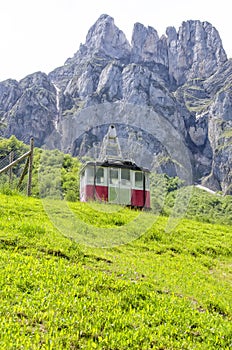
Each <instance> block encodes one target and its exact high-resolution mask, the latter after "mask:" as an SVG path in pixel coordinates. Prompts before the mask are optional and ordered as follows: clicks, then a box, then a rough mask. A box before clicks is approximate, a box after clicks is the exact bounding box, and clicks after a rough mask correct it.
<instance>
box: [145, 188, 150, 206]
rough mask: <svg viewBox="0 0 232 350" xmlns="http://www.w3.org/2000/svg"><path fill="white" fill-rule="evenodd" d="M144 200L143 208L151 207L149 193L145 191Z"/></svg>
mask: <svg viewBox="0 0 232 350" xmlns="http://www.w3.org/2000/svg"><path fill="white" fill-rule="evenodd" d="M145 193H146V194H145V195H146V198H145V208H150V207H151V200H150V191H146V192H145Z"/></svg>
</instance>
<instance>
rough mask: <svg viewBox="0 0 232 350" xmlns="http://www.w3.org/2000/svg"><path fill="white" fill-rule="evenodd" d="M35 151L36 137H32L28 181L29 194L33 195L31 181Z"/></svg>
mask: <svg viewBox="0 0 232 350" xmlns="http://www.w3.org/2000/svg"><path fill="white" fill-rule="evenodd" d="M33 151H34V139H33V138H31V139H30V154H29V165H28V181H27V195H28V196H31V183H32V168H33Z"/></svg>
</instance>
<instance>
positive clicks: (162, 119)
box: [0, 15, 232, 194]
mask: <svg viewBox="0 0 232 350" xmlns="http://www.w3.org/2000/svg"><path fill="white" fill-rule="evenodd" d="M231 86H232V61H231V60H228V59H227V56H226V53H225V51H224V49H223V46H222V42H221V39H220V36H219V33H218V32H217V30H216V29H215V28H214V27H213V26H212V25H211V24H210V23H208V22H200V21H192V20H189V21H185V22H183V23H182V25H181V27H180V28H179V30H178V31H177V30H176V29H175V28H173V27H168V28H167V30H166V34H165V35H162V36H161V37H159V36H158V33H157V31H156V30H155V29H154V28H152V27H148V28H146V27H145V26H144V25H142V24H140V23H136V24H135V25H134V30H133V34H132V40H131V43H129V41H128V40H127V38H126V36H125V35H124V33H123V32H122V31H121V30H120V29H119V28H117V26H116V25H115V24H114V20H113V18H111V17H110V16H108V15H102V16H100V18H99V19H98V20H97V21H96V23H95V24H94V25H93V26H92V27H91V28H90V30H89V32H88V33H87V37H86V42H85V43H84V44H81V45H80V48H79V50H78V51H77V52H76V53H75V54H74V56H73V57H72V58H68V59H67V61H66V62H65V64H64V65H63V66H62V67H58V68H56V69H54V70H53V71H52V72H50V73H49V74H48V75H46V74H45V73H41V72H37V73H33V74H31V75H29V76H27V77H25V78H24V79H22V80H21V81H19V82H17V81H15V80H11V79H9V80H6V81H3V82H0V134H1V135H2V136H6V137H9V136H10V135H12V134H14V135H16V136H17V137H18V138H19V139H22V140H24V141H28V140H29V138H30V136H34V138H35V142H36V145H37V146H43V145H46V146H47V147H50V148H60V149H62V150H63V151H65V152H70V153H72V154H73V155H81V156H83V155H86V154H90V155H91V156H94V155H97V153H98V151H99V144H100V143H101V141H102V138H103V135H104V132H105V131H106V128H107V125H108V124H110V123H112V122H115V123H116V124H117V128H118V132H119V137H120V140H121V143H122V145H123V148H124V152H125V157H132V158H134V159H135V160H136V161H138V162H139V163H140V164H141V165H146V166H148V167H150V168H154V169H156V171H160V172H162V171H165V172H166V173H168V174H169V175H171V176H175V175H176V174H177V175H179V174H181V171H182V170H183V169H184V168H185V166H186V164H184V162H183V158H184V157H189V161H190V163H191V171H192V175H191V179H189V180H190V181H189V182H194V181H201V182H203V183H204V184H205V185H207V186H208V187H210V188H212V189H215V190H222V191H223V192H224V193H229V194H232V188H231V180H232V88H231ZM180 139H181V142H182V146H180V145H181V144H180ZM184 148H185V151H186V153H185V154H184V151H183V149H184ZM177 149H178V152H179V153H181V149H182V151H183V155H182V157H181V155H180V154H179V155H178V154H177V153H178V152H177ZM181 158H182V159H181ZM181 169H182V170H181Z"/></svg>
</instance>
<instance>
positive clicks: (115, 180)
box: [110, 168, 118, 185]
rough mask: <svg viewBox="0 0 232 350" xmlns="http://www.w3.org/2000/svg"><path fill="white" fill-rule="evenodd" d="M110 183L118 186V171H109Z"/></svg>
mask: <svg viewBox="0 0 232 350" xmlns="http://www.w3.org/2000/svg"><path fill="white" fill-rule="evenodd" d="M110 183H111V184H112V185H117V184H118V169H112V168H111V169H110Z"/></svg>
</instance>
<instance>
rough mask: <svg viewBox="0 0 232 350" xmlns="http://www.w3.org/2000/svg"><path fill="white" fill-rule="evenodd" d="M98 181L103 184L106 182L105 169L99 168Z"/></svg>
mask: <svg viewBox="0 0 232 350" xmlns="http://www.w3.org/2000/svg"><path fill="white" fill-rule="evenodd" d="M96 183H97V184H103V183H104V169H103V168H98V169H97V174H96Z"/></svg>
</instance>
